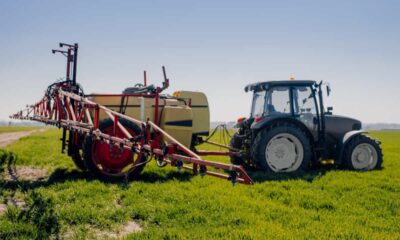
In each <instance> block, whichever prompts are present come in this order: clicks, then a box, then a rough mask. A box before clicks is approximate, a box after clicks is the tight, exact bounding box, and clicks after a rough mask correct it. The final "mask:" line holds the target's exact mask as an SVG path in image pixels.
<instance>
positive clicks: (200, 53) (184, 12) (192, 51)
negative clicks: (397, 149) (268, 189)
mask: <svg viewBox="0 0 400 240" xmlns="http://www.w3.org/2000/svg"><path fill="white" fill-rule="evenodd" d="M0 12H1V14H0V120H7V119H8V116H9V115H10V114H12V113H15V112H17V111H18V110H20V109H22V108H23V107H24V106H25V105H26V104H32V103H34V102H36V101H37V100H39V99H40V98H41V97H42V96H43V94H44V90H45V89H46V87H47V85H49V84H51V83H52V82H54V81H55V80H57V79H58V78H60V77H64V75H65V58H64V57H62V56H61V55H53V54H51V49H52V48H57V46H58V43H59V42H66V43H75V42H76V43H79V46H80V49H79V60H78V75H77V80H78V82H79V83H81V85H83V87H84V89H85V92H86V93H94V92H96V93H120V92H121V91H122V90H123V89H125V88H126V87H128V86H132V85H134V84H135V83H138V82H142V81H143V80H142V79H143V70H147V72H148V81H149V82H150V83H152V84H155V85H161V82H162V71H161V66H163V65H165V66H166V69H167V74H168V77H169V78H170V88H169V89H167V90H166V93H172V92H174V91H176V90H194V91H202V92H204V93H206V94H207V96H208V101H209V103H210V111H211V120H212V121H234V120H236V119H237V118H238V117H241V116H248V115H249V112H250V104H251V94H250V93H245V92H244V87H245V85H246V84H249V83H254V82H260V81H267V80H275V79H289V77H290V76H291V75H294V76H295V78H296V79H312V80H318V81H320V80H324V81H326V82H329V83H330V86H331V88H332V93H331V95H330V96H329V98H327V99H326V104H325V105H326V106H333V112H334V114H340V115H346V116H351V117H354V118H357V119H360V120H361V121H363V122H366V123H373V122H386V123H400V108H399V104H398V103H399V102H400V94H399V90H400V81H399V77H400V46H399V44H400V1H387V0H375V1H370V0H335V1H333V0H332V1H330V0H326V1H320V0H315V1H311V0H292V1H288V0H281V1H267V0H264V1H236V0H229V1H228V0H227V1H223V0H211V1H208V0H202V1H183V0H182V1H176V0H169V1H162V0H160V1H155V0H148V1H122V0H121V1H88V0H87V1H56V0H52V1H50V0H42V1H21V0H2V1H0Z"/></svg>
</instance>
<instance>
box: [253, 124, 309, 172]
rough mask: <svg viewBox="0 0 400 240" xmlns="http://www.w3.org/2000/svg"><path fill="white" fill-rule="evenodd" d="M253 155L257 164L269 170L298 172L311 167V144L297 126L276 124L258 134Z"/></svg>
mask: <svg viewBox="0 0 400 240" xmlns="http://www.w3.org/2000/svg"><path fill="white" fill-rule="evenodd" d="M252 156H253V159H254V160H255V161H256V162H257V165H258V166H259V167H260V168H261V169H264V170H266V171H268V172H286V173H297V172H301V171H304V170H306V169H308V168H309V167H310V162H311V158H312V152H311V144H310V140H309V139H308V137H307V135H306V134H305V133H304V132H303V131H302V130H301V129H300V128H298V127H297V126H295V125H293V124H289V123H282V124H274V125H273V126H271V127H269V128H266V129H263V130H261V132H259V133H258V134H257V136H256V138H255V140H254V144H253V149H252Z"/></svg>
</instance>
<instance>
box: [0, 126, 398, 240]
mask: <svg viewBox="0 0 400 240" xmlns="http://www.w3.org/2000/svg"><path fill="white" fill-rule="evenodd" d="M371 135H373V136H374V137H377V138H378V139H380V140H381V141H382V147H383V152H384V164H383V170H380V171H372V172H351V171H342V170H335V169H320V170H316V171H312V172H310V173H309V174H307V175H304V176H300V177H296V178H295V177H290V176H283V177H278V176H264V175H263V174H260V173H251V174H252V176H253V177H254V179H255V180H256V183H255V184H254V185H253V186H247V185H236V186H235V187H232V184H231V183H230V182H228V181H225V180H221V179H216V178H212V177H207V176H206V177H205V178H204V179H202V178H201V177H200V176H193V175H191V174H190V173H189V172H178V171H177V170H176V169H175V168H172V167H166V168H158V167H157V166H156V165H155V163H154V162H151V163H149V165H148V166H146V167H145V169H144V171H143V173H142V176H141V178H140V179H139V180H138V181H134V182H130V183H128V184H124V183H121V184H111V183H103V182H101V181H98V180H95V179H93V178H91V177H90V176H88V175H87V174H85V173H82V172H80V171H78V170H76V168H75V167H74V165H73V163H72V161H71V160H70V159H69V158H68V157H67V156H65V155H62V154H61V153H60V142H59V141H58V139H59V137H60V131H59V130H56V129H51V130H48V131H46V132H42V133H35V134H33V135H31V136H30V137H26V138H23V139H21V140H20V141H19V142H17V143H15V144H13V145H11V146H9V147H7V148H6V149H5V150H0V155H1V156H0V161H1V162H0V163H1V164H0V165H1V167H0V171H7V164H8V165H13V164H15V165H16V166H17V167H18V166H23V165H24V166H33V167H35V168H46V169H47V170H48V172H49V174H50V177H49V179H47V180H44V181H36V182H30V181H14V182H13V181H11V182H10V181H7V180H5V179H0V202H6V200H7V199H10V198H12V199H20V200H23V201H24V202H26V206H25V207H24V208H23V210H21V209H19V208H17V207H8V209H7V211H6V213H5V214H3V215H1V216H0V239H14V238H16V239H33V238H37V239H46V238H56V237H61V238H66V239H70V238H72V239H87V238H89V239H90V238H98V237H99V235H98V234H97V233H98V232H99V231H115V230H116V229H119V228H121V226H122V225H123V224H124V223H125V222H128V221H130V220H134V221H136V222H137V223H139V224H140V225H141V226H142V228H143V230H142V231H141V232H137V233H132V234H130V235H128V236H127V238H129V239H400V176H399V173H400V152H399V150H400V149H399V147H400V132H374V133H372V134H371ZM215 140H218V137H216V139H215ZM209 159H210V160H221V161H227V159H222V158H209Z"/></svg>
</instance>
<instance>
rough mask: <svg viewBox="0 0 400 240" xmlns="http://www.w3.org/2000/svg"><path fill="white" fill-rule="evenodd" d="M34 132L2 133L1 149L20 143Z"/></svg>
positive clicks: (0, 137) (0, 139)
mask: <svg viewBox="0 0 400 240" xmlns="http://www.w3.org/2000/svg"><path fill="white" fill-rule="evenodd" d="M32 132H34V131H25V132H10V133H0V147H5V146H7V145H9V144H11V143H14V142H16V141H18V139H20V138H22V137H26V136H28V135H30V134H31V133H32Z"/></svg>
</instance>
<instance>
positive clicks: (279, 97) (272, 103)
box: [265, 87, 290, 115]
mask: <svg viewBox="0 0 400 240" xmlns="http://www.w3.org/2000/svg"><path fill="white" fill-rule="evenodd" d="M265 111H266V112H267V114H268V115H272V114H290V94H289V87H272V88H270V89H269V90H268V94H267V102H266V105H265Z"/></svg>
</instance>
